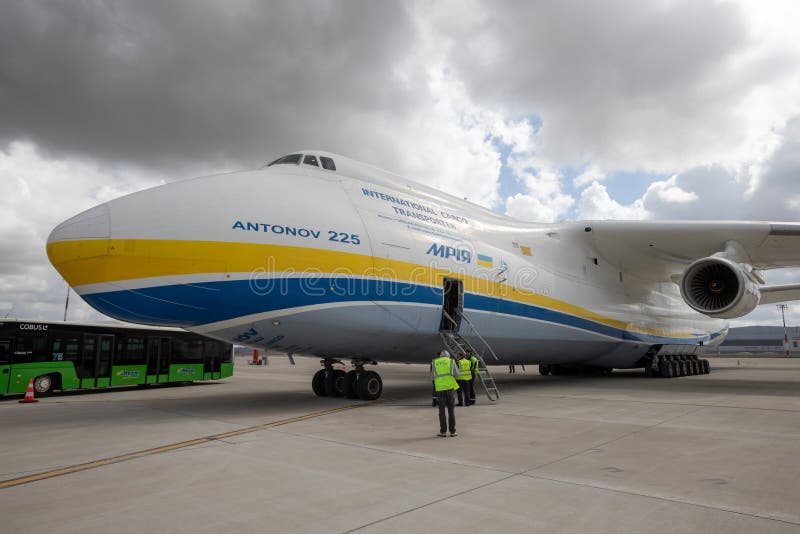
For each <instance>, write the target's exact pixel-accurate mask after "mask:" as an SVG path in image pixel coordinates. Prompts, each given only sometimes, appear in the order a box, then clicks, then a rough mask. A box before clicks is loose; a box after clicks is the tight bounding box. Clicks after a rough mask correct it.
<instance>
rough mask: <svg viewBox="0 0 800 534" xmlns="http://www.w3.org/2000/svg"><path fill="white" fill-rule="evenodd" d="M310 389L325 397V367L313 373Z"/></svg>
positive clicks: (318, 395)
mask: <svg viewBox="0 0 800 534" xmlns="http://www.w3.org/2000/svg"><path fill="white" fill-rule="evenodd" d="M311 389H313V390H314V394H315V395H316V396H317V397H327V396H328V394H327V393H325V369H320V370H319V371H317V372H316V373H314V378H312V379H311Z"/></svg>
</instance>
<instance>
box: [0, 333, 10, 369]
mask: <svg viewBox="0 0 800 534" xmlns="http://www.w3.org/2000/svg"><path fill="white" fill-rule="evenodd" d="M4 363H11V340H10V339H0V365H2V364H4Z"/></svg>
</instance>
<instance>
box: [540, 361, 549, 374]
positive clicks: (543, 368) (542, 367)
mask: <svg viewBox="0 0 800 534" xmlns="http://www.w3.org/2000/svg"><path fill="white" fill-rule="evenodd" d="M551 367H552V366H550V365H548V364H546V363H540V364H539V374H540V375H542V376H547V375H549V374H550V373H551V372H552V368H551Z"/></svg>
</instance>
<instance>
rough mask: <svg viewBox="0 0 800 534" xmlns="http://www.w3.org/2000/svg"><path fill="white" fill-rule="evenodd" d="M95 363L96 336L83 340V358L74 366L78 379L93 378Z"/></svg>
mask: <svg viewBox="0 0 800 534" xmlns="http://www.w3.org/2000/svg"><path fill="white" fill-rule="evenodd" d="M96 361H97V336H88V335H87V336H85V337H84V338H83V358H82V359H81V361H80V364H79V365H76V366H75V372H76V373H77V374H78V378H94V366H95V362H96Z"/></svg>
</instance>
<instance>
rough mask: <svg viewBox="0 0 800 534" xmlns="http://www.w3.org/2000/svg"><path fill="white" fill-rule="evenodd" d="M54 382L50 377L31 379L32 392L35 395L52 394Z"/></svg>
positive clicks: (43, 376)
mask: <svg viewBox="0 0 800 534" xmlns="http://www.w3.org/2000/svg"><path fill="white" fill-rule="evenodd" d="M54 385H55V381H54V380H53V376H52V375H42V376H37V377H36V378H34V379H33V390H34V391H35V392H36V394H37V395H40V396H42V395H48V394H50V393H52V391H53V386H54Z"/></svg>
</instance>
